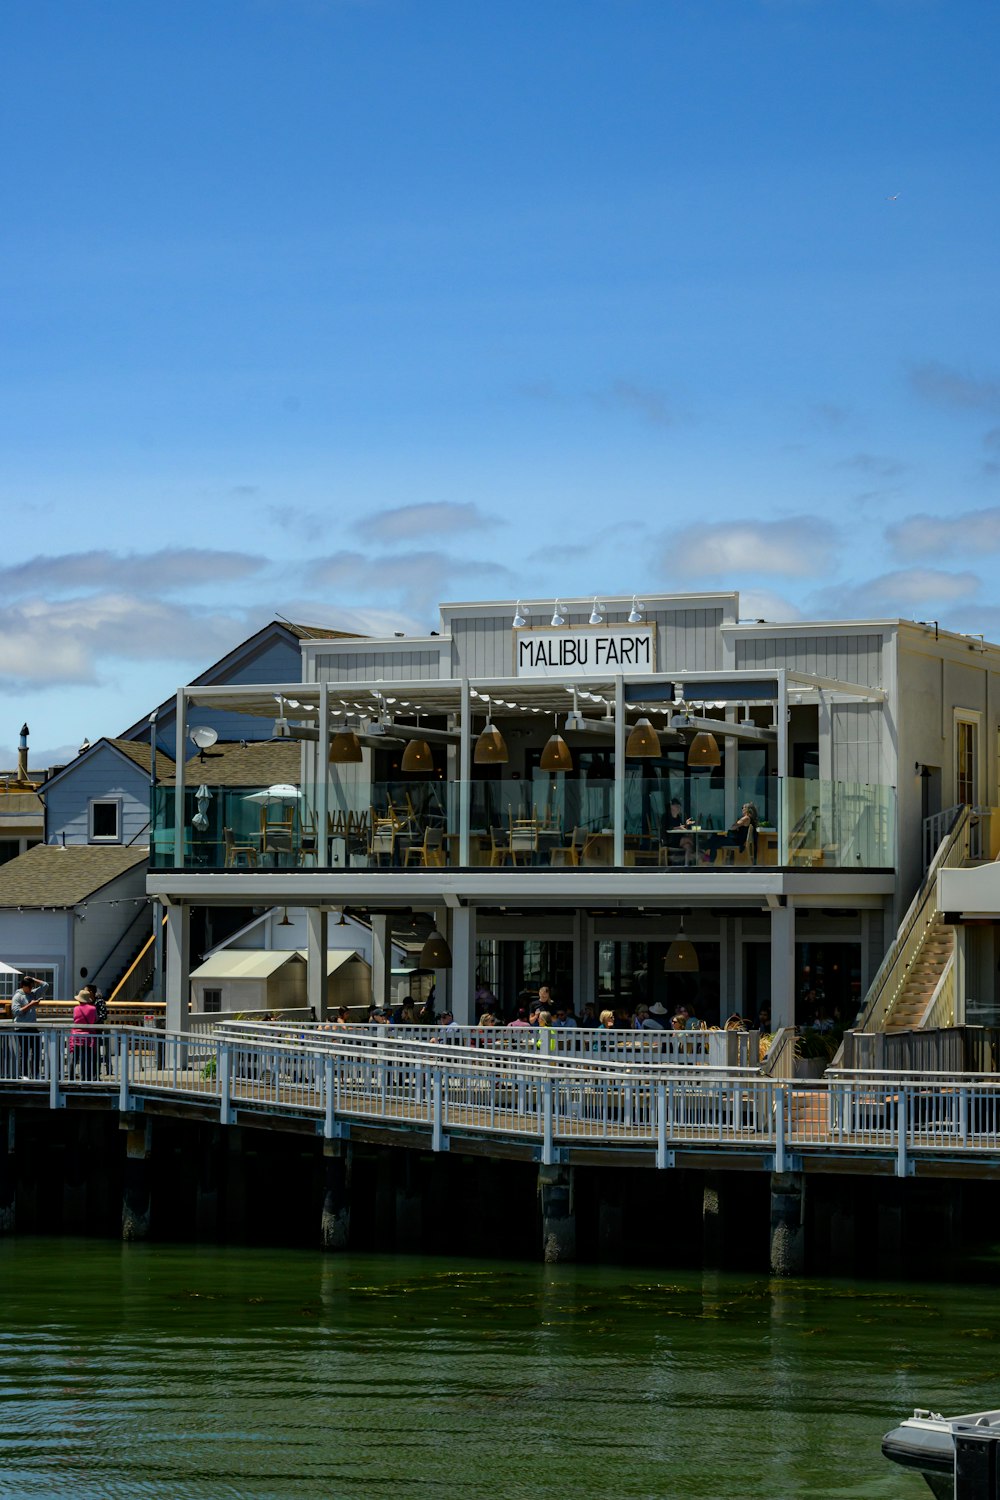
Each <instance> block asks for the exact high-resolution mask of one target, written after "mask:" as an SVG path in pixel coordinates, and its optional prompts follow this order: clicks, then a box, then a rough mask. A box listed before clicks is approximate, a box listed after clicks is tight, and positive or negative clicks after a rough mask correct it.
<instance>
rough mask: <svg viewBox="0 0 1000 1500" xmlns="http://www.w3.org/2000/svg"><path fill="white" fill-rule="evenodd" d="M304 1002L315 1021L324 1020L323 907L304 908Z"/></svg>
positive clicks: (324, 920) (325, 939)
mask: <svg viewBox="0 0 1000 1500" xmlns="http://www.w3.org/2000/svg"><path fill="white" fill-rule="evenodd" d="M306 934H307V936H306V1004H307V1005H311V1006H312V1008H313V1010H314V1012H315V1014H316V1019H317V1021H325V1020H326V948H327V914H326V910H325V908H324V907H321V906H319V907H316V906H309V907H307V908H306Z"/></svg>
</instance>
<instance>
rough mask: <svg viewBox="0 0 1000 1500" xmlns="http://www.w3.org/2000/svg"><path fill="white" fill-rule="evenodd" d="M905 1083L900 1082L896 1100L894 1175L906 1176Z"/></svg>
mask: <svg viewBox="0 0 1000 1500" xmlns="http://www.w3.org/2000/svg"><path fill="white" fill-rule="evenodd" d="M907 1113H908V1111H907V1107H906V1085H905V1084H900V1086H899V1093H898V1095H897V1101H896V1176H897V1177H905V1176H906V1117H907Z"/></svg>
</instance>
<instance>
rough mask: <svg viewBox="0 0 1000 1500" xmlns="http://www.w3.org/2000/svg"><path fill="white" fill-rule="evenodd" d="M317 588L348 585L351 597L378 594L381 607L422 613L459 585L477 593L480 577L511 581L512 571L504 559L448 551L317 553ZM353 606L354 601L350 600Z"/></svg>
mask: <svg viewBox="0 0 1000 1500" xmlns="http://www.w3.org/2000/svg"><path fill="white" fill-rule="evenodd" d="M307 578H308V581H309V583H310V585H311V587H313V588H332V589H338V590H341V589H343V590H349V591H350V597H351V599H352V601H356V600H357V599H358V598H359V596H360V598H362V599H363V598H365V597H366V596H368V597H369V598H370V597H372V596H374V598H375V600H376V601H377V603H378V607H379V608H380V609H383V610H384V609H386V608H387V607H389V606H390V605H391V606H394V607H398V608H401V609H402V610H403V611H404V612H407V613H410V614H414V615H416V616H418V617H419V618H422V619H425V620H430V619H432V618H434V617H435V616H436V606H437V604H438V602H439V601H440V600H441V599H443V598H446V597H447V595H448V593H449V592H451V591H455V590H457V591H458V592H459V593H460V594H461V595H462V596H463V597H466V598H470V599H475V598H477V597H478V596H479V594H480V593H481V591H482V588H483V583H482V580H483V579H485V578H488V579H490V580H491V581H492V582H494V583H502V584H509V583H510V581H511V574H510V572H509V570H508V569H507V568H505V567H504V566H503V565H502V564H500V563H496V562H489V561H485V560H482V559H474V558H460V557H453V556H452V555H451V554H450V553H448V552H437V551H422V552H389V553H383V554H381V555H378V556H371V555H367V554H365V553H363V552H334V553H331V554H330V556H329V557H321V558H318V559H317V560H316V561H315V562H314V563H312V564H311V565H310V566H309V568H308V569H307ZM351 607H352V608H356V607H357V606H356V604H355V603H353V602H352V606H351Z"/></svg>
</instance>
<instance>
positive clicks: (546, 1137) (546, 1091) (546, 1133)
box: [542, 1073, 556, 1167]
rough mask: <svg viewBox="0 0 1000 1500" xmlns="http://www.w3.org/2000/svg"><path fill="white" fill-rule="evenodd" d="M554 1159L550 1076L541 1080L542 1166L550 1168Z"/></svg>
mask: <svg viewBox="0 0 1000 1500" xmlns="http://www.w3.org/2000/svg"><path fill="white" fill-rule="evenodd" d="M555 1159H556V1154H555V1144H554V1142H553V1138H552V1074H551V1073H550V1074H549V1075H548V1077H547V1078H544V1079H543V1080H542V1165H543V1166H546V1167H551V1166H552V1164H553V1163H554V1161H555Z"/></svg>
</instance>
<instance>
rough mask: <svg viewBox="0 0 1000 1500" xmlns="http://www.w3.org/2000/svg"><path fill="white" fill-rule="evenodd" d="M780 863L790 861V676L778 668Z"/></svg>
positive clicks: (782, 668) (777, 726) (777, 727)
mask: <svg viewBox="0 0 1000 1500" xmlns="http://www.w3.org/2000/svg"><path fill="white" fill-rule="evenodd" d="M776 717H777V720H778V722H777V724H776V726H775V728H776V729H777V732H778V819H777V822H778V863H779V864H780V865H785V864H787V863H788V808H789V801H788V786H787V784H786V783H787V781H788V678H787V677H786V675H785V669H784V667H779V669H778V705H777V711H776Z"/></svg>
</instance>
